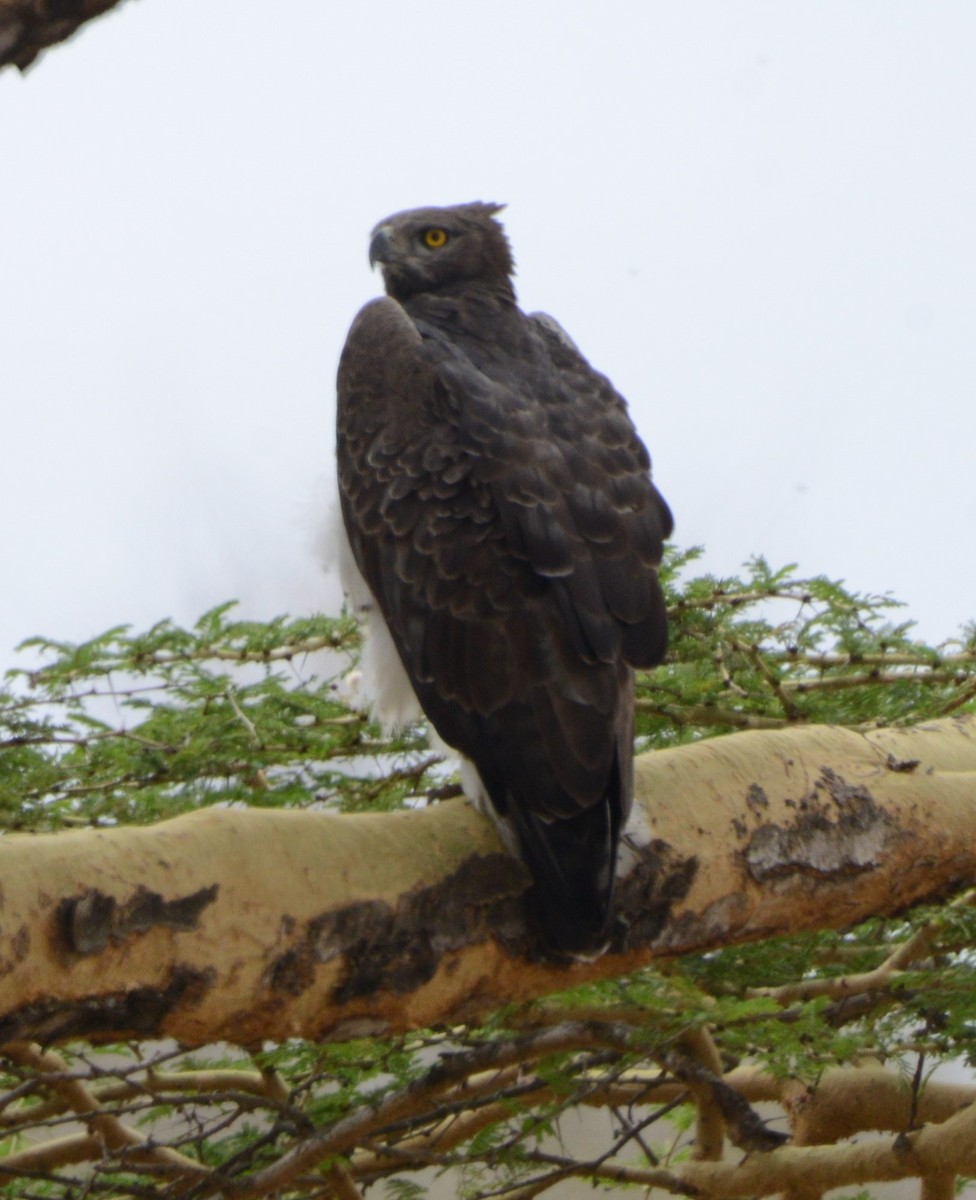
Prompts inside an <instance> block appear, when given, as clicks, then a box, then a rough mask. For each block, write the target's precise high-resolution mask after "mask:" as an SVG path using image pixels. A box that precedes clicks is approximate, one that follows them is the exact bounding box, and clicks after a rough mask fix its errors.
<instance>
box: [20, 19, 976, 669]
mask: <svg viewBox="0 0 976 1200" xmlns="http://www.w3.org/2000/svg"><path fill="white" fill-rule="evenodd" d="M974 46H976V4H973V3H971V0H957V2H955V3H953V2H949V0H932V2H922V0H915V2H912V3H909V2H906V0H875V2H866V0H820V2H818V3H805V4H799V3H794V4H783V3H781V2H780V0H769V2H765V3H759V2H751V0H735V2H734V3H733V2H730V0H689V2H680V3H679V2H678V0H669V2H666V3H665V2H654V0H629V2H613V0H610V2H608V0H602V2H601V3H599V4H596V3H592V2H591V0H586V2H577V3H570V2H568V0H558V2H555V0H554V2H541V0H537V2H535V3H531V2H527V0H495V2H494V3H492V4H490V5H489V4H485V3H481V2H479V3H469V2H467V0H451V2H449V3H448V2H445V3H433V2H426V3H425V2H417V3H407V2H403V0H372V2H370V0H359V2H357V3H348V4H342V5H340V4H331V3H330V4H322V3H321V2H317V0H290V2H289V3H284V4H282V5H279V6H277V7H275V8H274V9H273V11H272V10H271V9H269V8H268V6H267V5H265V4H260V5H259V4H257V3H249V2H247V0H244V2H241V0H233V2H232V0H141V2H140V3H128V4H125V5H123V7H122V8H121V9H120V10H119V11H118V12H116V13H114V14H112V15H111V16H109V17H107V18H105V19H102V20H99V21H96V22H94V23H93V24H92V25H91V26H90V27H89V28H87V29H86V30H84V31H83V32H82V34H81V36H80V37H78V38H76V39H75V40H74V41H73V42H72V43H71V44H69V45H67V46H62V47H58V48H55V49H54V50H52V51H51V52H49V53H48V54H47V55H46V56H45V57H44V58H43V59H42V60H41V62H40V63H39V64H38V65H37V66H36V68H35V69H34V70H32V71H31V72H30V73H29V74H28V75H27V77H26V78H22V77H20V76H18V75H17V74H15V73H13V72H11V71H5V72H4V73H3V74H2V75H0V215H2V225H0V403H2V424H0V512H2V513H3V525H2V529H3V537H2V557H0V581H2V587H0V664H3V663H9V662H10V661H12V660H13V656H12V655H11V654H10V648H11V647H12V646H13V645H14V644H15V643H16V642H17V641H19V640H20V639H21V638H23V637H26V636H28V635H30V634H33V633H38V632H44V633H47V634H51V635H53V636H55V637H64V638H71V639H80V638H83V637H86V636H89V635H92V634H95V633H98V632H101V631H102V630H104V629H105V628H107V627H108V626H110V625H113V624H116V623H119V622H131V623H133V624H134V625H136V626H137V627H141V626H144V625H147V624H149V623H151V622H153V621H155V620H157V619H159V618H161V617H164V616H172V617H174V618H176V619H177V620H180V621H192V620H193V619H194V618H195V617H196V616H198V615H199V614H200V613H201V612H202V611H203V610H204V609H205V608H207V607H210V606H211V605H213V604H216V603H218V602H220V601H222V600H225V599H229V598H231V597H238V598H240V599H241V600H242V601H243V602H244V608H243V612H244V613H245V614H246V615H253V616H271V615H273V614H275V613H279V612H285V611H289V612H293V613H303V612H308V611H310V610H313V609H315V608H316V607H320V606H324V607H326V608H328V609H331V610H332V611H335V608H336V605H337V603H338V593H337V589H336V588H335V586H334V585H330V584H329V583H328V582H327V581H326V580H325V579H324V578H323V577H322V576H321V574H320V572H319V570H318V567H317V566H316V563H315V561H314V559H313V557H312V554H311V552H310V550H309V548H308V528H309V526H310V525H311V524H312V522H313V516H314V513H315V511H316V508H319V509H320V508H321V507H322V506H323V503H324V501H323V500H322V487H321V482H322V479H323V478H324V477H325V475H326V474H327V473H328V472H329V471H330V470H331V459H332V445H333V435H332V422H333V417H334V401H333V379H334V371H335V366H336V362H337V359H338V354H339V350H340V348H341V345H342V341H343V339H344V337H345V333H346V330H347V328H348V326H349V323H350V321H351V319H352V317H353V315H354V314H355V312H356V310H357V308H358V307H359V306H360V304H362V303H363V302H364V301H365V300H366V299H367V298H369V297H370V296H371V295H374V294H375V293H376V292H377V291H378V289H379V283H380V281H379V278H378V276H377V277H373V276H371V275H370V273H369V270H368V267H367V262H366V246H367V234H368V231H369V229H370V228H371V226H372V225H373V224H374V223H375V222H376V221H377V220H378V219H379V218H380V217H383V216H385V215H387V214H388V213H390V212H393V211H395V210H398V209H401V208H405V207H409V206H412V205H415V204H429V203H436V204H440V203H453V202H456V201H463V200H472V199H485V200H500V201H502V200H503V201H507V202H508V204H509V209H508V213H507V217H506V223H507V226H508V229H509V233H510V235H511V238H512V241H513V243H514V247H515V253H516V257H517V259H518V263H519V278H518V283H519V288H520V295H521V299H522V302H523V304H524V305H525V307H526V308H529V309H536V308H543V309H546V310H548V311H550V312H552V313H553V315H555V316H556V317H557V318H558V319H559V320H560V321H561V322H562V323H563V324H564V325H565V326H566V328H567V329H568V331H569V332H570V333H571V335H572V336H573V337H574V338H575V339H576V340H577V341H578V342H579V344H580V345H581V347H582V348H583V350H584V352H585V353H586V354H587V355H588V356H589V357H590V359H591V361H592V362H593V363H594V365H595V366H597V367H599V368H600V369H602V370H604V371H606V372H607V373H608V374H609V375H610V376H611V378H613V380H614V381H615V383H616V384H617V386H618V387H619V388H620V389H621V391H623V392H624V394H625V395H626V396H628V398H629V399H630V401H631V405H632V409H633V412H634V416H635V419H636V421H637V423H638V426H639V427H640V429H641V431H642V433H643V435H644V437H645V440H646V441H647V443H648V445H649V447H650V450H651V453H652V455H653V457H654V460H655V474H656V478H657V480H658V482H659V483H660V486H661V488H662V490H663V491H664V493H665V495H666V496H667V498H668V500H669V501H670V502H671V504H672V507H673V508H674V510H675V514H676V516H677V521H678V530H677V540H678V541H679V542H680V543H681V544H691V543H704V544H705V545H706V546H707V548H708V558H707V564H708V566H710V567H711V568H712V569H715V570H719V571H727V570H728V571H731V570H734V569H736V568H737V566H738V564H739V563H741V562H742V561H743V560H744V559H745V558H747V557H748V556H749V555H751V554H753V553H755V552H761V553H764V554H766V555H767V556H768V557H769V558H770V559H771V560H772V561H773V562H774V563H775V564H781V563H783V562H787V561H793V560H797V561H799V563H800V566H801V568H802V569H803V570H804V571H806V572H810V573H816V572H824V573H827V574H830V575H833V576H837V577H843V578H846V579H847V581H848V582H849V583H850V584H851V585H852V586H854V587H857V588H859V589H862V590H870V591H886V590H891V591H893V592H894V593H895V594H896V595H898V596H899V597H900V598H901V599H903V600H905V601H907V602H908V609H907V610H906V612H907V615H909V616H912V617H915V618H917V619H918V621H919V623H920V629H921V632H922V633H923V634H924V635H925V636H928V637H930V638H933V639H940V638H943V637H947V636H949V635H951V634H953V633H955V632H956V631H957V629H958V627H959V625H960V624H961V623H962V622H963V621H965V620H967V619H969V618H971V617H974V616H976V595H974V592H976V586H974V585H976V568H974V566H973V558H972V551H971V545H972V525H973V518H974V514H976V402H974V400H976V397H974V386H973V384H974V379H976V337H974V334H976V238H974V225H976V137H974V134H973V129H974V122H976V70H974V69H973V47H974Z"/></svg>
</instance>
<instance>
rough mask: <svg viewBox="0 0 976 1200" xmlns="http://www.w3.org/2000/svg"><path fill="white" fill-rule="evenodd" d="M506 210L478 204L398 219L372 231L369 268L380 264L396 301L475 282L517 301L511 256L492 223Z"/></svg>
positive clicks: (410, 213)
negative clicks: (511, 296)
mask: <svg viewBox="0 0 976 1200" xmlns="http://www.w3.org/2000/svg"><path fill="white" fill-rule="evenodd" d="M503 207H504V205H501V204H484V203H482V202H481V201H475V202H473V203H472V204H456V205H454V206H453V207H451V208H414V209H410V210H409V211H407V212H400V213H394V215H393V216H392V217H387V218H386V219H385V220H383V221H380V223H379V224H378V225H377V226H376V228H375V229H374V230H373V233H372V235H371V240H370V244H369V263H370V266H375V265H376V264H377V263H379V264H380V266H381V268H382V271H383V282H384V284H385V285H386V291H387V294H388V295H390V296H392V297H393V298H394V300H406V299H408V298H409V297H410V296H413V295H415V294H416V293H418V292H432V291H439V290H440V289H442V288H448V287H451V286H452V285H455V284H459V283H470V282H475V281H478V282H484V283H486V284H488V285H489V286H492V287H495V288H498V289H500V290H502V291H504V292H506V293H508V294H510V295H514V293H513V291H512V284H511V275H512V272H513V270H514V268H515V264H514V262H513V259H512V251H511V248H510V247H509V244H508V238H507V237H506V236H505V230H504V229H503V228H502V226H501V224H500V222H498V221H496V220H495V219H494V216H495V213H498V212H501V210H502V208H503Z"/></svg>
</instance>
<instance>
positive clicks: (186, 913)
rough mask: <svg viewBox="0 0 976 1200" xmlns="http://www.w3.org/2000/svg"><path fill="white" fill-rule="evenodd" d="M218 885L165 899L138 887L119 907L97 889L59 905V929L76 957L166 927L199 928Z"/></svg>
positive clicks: (96, 952) (99, 951)
mask: <svg viewBox="0 0 976 1200" xmlns="http://www.w3.org/2000/svg"><path fill="white" fill-rule="evenodd" d="M218 890H219V888H218V885H217V884H211V886H210V887H205V888H200V889H199V890H198V891H196V892H193V893H191V894H190V895H189V896H179V897H177V898H176V899H175V900H164V899H163V897H162V896H160V894H159V893H158V892H151V891H150V890H149V889H148V888H144V887H140V888H138V889H137V890H136V891H135V893H134V894H133V895H132V897H131V898H130V899H129V900H127V901H126V902H125V903H124V904H120V903H119V901H118V900H116V899H115V897H114V896H107V895H106V894H105V893H104V892H100V891H99V890H98V889H97V888H89V889H88V890H87V891H85V892H83V893H82V894H81V895H80V896H73V897H69V898H67V899H65V900H62V901H61V903H60V904H59V905H58V911H57V918H58V928H59V930H60V931H61V934H62V937H63V940H64V944H65V945H66V947H67V949H68V950H69V951H71V952H72V953H74V954H80V955H83V956H84V955H88V954H101V953H102V952H103V951H104V950H106V949H107V948H108V946H109V945H110V944H112V945H121V944H122V943H123V942H125V941H127V940H128V939H129V938H131V937H133V936H134V935H138V934H143V933H148V932H149V931H150V930H151V929H156V928H159V927H163V928H166V929H175V930H180V931H183V932H186V931H189V930H191V929H196V927H197V925H198V924H199V921H200V914H201V913H202V912H203V910H204V909H205V908H207V906H208V905H210V904H212V903H213V902H214V900H216V899H217V892H218Z"/></svg>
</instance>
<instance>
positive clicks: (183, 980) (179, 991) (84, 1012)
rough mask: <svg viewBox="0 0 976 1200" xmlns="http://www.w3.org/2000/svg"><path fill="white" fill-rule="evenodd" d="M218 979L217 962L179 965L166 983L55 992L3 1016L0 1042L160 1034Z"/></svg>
mask: <svg viewBox="0 0 976 1200" xmlns="http://www.w3.org/2000/svg"><path fill="white" fill-rule="evenodd" d="M215 979H216V971H214V970H213V969H212V968H211V969H208V970H206V971H200V970H197V969H195V968H192V967H188V966H182V965H177V966H176V967H174V968H173V971H172V973H171V975H170V979H169V983H168V984H167V985H166V986H165V987H163V988H152V987H142V988H132V989H131V990H129V991H123V992H109V993H108V994H106V995H104V996H86V997H84V999H81V1000H73V1001H71V1000H59V999H55V998H51V999H47V1000H39V1001H36V1002H35V1003H33V1004H25V1005H24V1006H23V1007H21V1008H19V1009H16V1010H15V1011H14V1012H11V1013H8V1014H7V1015H5V1016H4V1017H2V1018H0V1045H2V1044H3V1043H4V1042H10V1041H17V1040H19V1039H21V1038H29V1039H30V1040H32V1041H36V1042H41V1043H42V1044H45V1045H46V1044H49V1043H51V1042H55V1041H59V1040H61V1039H63V1038H87V1039H92V1040H94V1039H97V1038H98V1037H99V1036H101V1037H110V1038H112V1039H113V1040H116V1039H118V1038H121V1037H127V1036H139V1037H155V1036H156V1035H158V1034H159V1033H160V1030H161V1027H162V1023H163V1020H164V1019H165V1018H166V1016H167V1015H168V1014H169V1013H170V1011H171V1010H172V1009H174V1008H176V1007H177V1006H178V1005H183V1004H194V1003H196V1002H197V1001H198V1000H200V998H201V997H202V996H203V994H204V993H205V992H206V990H207V989H208V988H209V987H210V986H211V985H212V984H213V982H214V981H215Z"/></svg>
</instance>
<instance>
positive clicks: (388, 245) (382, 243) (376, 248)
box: [369, 225, 393, 267]
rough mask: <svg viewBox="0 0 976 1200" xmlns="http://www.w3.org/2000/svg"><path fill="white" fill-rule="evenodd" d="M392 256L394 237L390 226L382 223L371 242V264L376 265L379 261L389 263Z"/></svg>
mask: <svg viewBox="0 0 976 1200" xmlns="http://www.w3.org/2000/svg"><path fill="white" fill-rule="evenodd" d="M392 258H393V239H392V238H391V237H390V227H389V225H381V226H380V227H379V229H377V231H376V232H375V233H374V234H373V240H372V241H371V242H370V243H369V265H370V266H371V267H375V266H376V264H377V263H388V262H390V261H391V260H392Z"/></svg>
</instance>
